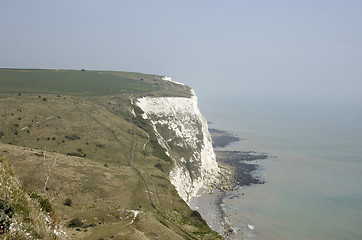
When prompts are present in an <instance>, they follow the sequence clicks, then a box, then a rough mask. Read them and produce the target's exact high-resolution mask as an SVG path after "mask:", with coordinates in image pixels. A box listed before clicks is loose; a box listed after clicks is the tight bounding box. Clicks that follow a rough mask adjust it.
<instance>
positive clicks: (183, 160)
mask: <svg viewBox="0 0 362 240" xmlns="http://www.w3.org/2000/svg"><path fill="white" fill-rule="evenodd" d="M163 79H164V80H165V81H171V79H170V78H168V77H165V78H163ZM173 83H175V82H173ZM178 84H180V83H178ZM190 91H191V97H190V98H184V97H141V98H138V99H137V102H136V104H137V105H138V106H139V107H140V108H141V109H142V110H143V111H144V114H143V117H144V118H145V119H146V118H147V119H150V120H151V122H152V124H153V128H154V130H155V132H156V134H157V135H158V141H159V143H160V145H161V146H163V147H164V148H165V149H166V150H167V154H168V155H169V156H170V157H171V158H172V159H173V160H174V167H173V169H172V170H171V172H170V181H171V183H172V184H173V185H174V186H175V187H176V189H177V191H178V193H179V195H180V196H181V197H182V199H184V200H185V201H186V202H187V203H188V202H189V201H190V199H191V198H192V197H195V196H196V194H197V192H198V190H199V189H200V188H202V187H206V186H207V185H209V184H211V183H215V182H216V181H217V176H218V174H219V171H220V169H219V167H218V165H217V162H216V157H215V153H214V149H213V147H212V141H211V136H210V133H209V130H208V126H207V122H206V120H205V118H204V117H203V116H202V114H201V112H200V110H199V108H198V106H197V97H196V95H195V93H194V91H193V90H192V89H190Z"/></svg>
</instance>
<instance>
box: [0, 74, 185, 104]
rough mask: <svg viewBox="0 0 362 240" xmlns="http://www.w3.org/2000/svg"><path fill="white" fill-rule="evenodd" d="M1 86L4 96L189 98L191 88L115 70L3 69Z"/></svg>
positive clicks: (152, 76)
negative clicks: (51, 95)
mask: <svg viewBox="0 0 362 240" xmlns="http://www.w3.org/2000/svg"><path fill="white" fill-rule="evenodd" d="M0 86H1V88H0V93H5V94H6V93H19V92H21V93H46V94H49V93H53V94H67V95H76V96H102V95H116V94H141V95H142V94H147V95H148V94H151V95H155V96H177V97H189V96H190V91H189V90H190V89H189V88H188V87H186V86H182V85H178V84H174V83H171V82H168V81H164V80H162V76H158V75H150V74H142V73H131V72H116V71H91V70H45V69H0Z"/></svg>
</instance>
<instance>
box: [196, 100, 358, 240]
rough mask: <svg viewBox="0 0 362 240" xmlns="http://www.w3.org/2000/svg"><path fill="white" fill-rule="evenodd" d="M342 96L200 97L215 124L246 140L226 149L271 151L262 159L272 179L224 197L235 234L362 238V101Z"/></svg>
mask: <svg viewBox="0 0 362 240" xmlns="http://www.w3.org/2000/svg"><path fill="white" fill-rule="evenodd" d="M335 102H336V103H330V102H323V103H318V102H313V101H309V102H308V103H305V102H303V101H299V102H292V101H272V100H270V101H265V100H264V101H255V99H249V100H247V99H246V100H245V99H244V100H242V101H241V100H240V101H239V100H230V99H228V100H224V101H223V100H222V99H207V98H206V99H204V101H202V100H201V101H200V102H199V106H200V109H201V112H202V113H203V115H204V116H205V118H206V119H207V120H208V121H209V122H210V123H209V127H212V128H216V129H220V130H226V131H229V132H231V133H233V134H235V135H237V136H238V137H240V138H241V140H240V141H238V142H233V143H231V144H230V145H229V146H227V147H226V148H224V149H222V150H238V151H256V152H260V153H267V154H268V155H269V156H270V157H269V158H268V159H265V160H259V161H257V162H255V163H256V164H258V165H259V168H258V170H257V171H256V172H254V174H255V175H256V176H259V177H261V178H262V179H263V180H265V182H266V183H265V184H257V185H252V186H248V187H240V188H239V189H237V190H235V192H234V193H231V194H229V196H227V197H226V198H225V199H224V202H223V204H222V207H223V209H224V211H225V215H226V218H227V221H228V222H229V224H230V225H231V226H232V227H233V228H234V235H233V237H232V238H231V239H252V240H264V239H268V240H274V239H278V240H283V239H288V240H290V239H295V240H306V239H313V240H327V239H328V240H333V239H335V240H337V239H338V240H340V239H344V240H352V239H353V240H357V239H362V105H360V104H358V103H355V104H350V103H339V102H338V101H335ZM236 194H238V196H239V197H232V196H235V195H236Z"/></svg>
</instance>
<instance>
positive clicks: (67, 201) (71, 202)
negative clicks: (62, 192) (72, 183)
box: [64, 198, 73, 207]
mask: <svg viewBox="0 0 362 240" xmlns="http://www.w3.org/2000/svg"><path fill="white" fill-rule="evenodd" d="M72 204H73V201H72V199H70V198H67V199H65V201H64V205H65V206H68V207H71V206H72Z"/></svg>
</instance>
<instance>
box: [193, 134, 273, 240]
mask: <svg viewBox="0 0 362 240" xmlns="http://www.w3.org/2000/svg"><path fill="white" fill-rule="evenodd" d="M210 133H211V137H212V140H213V146H214V147H215V148H217V149H218V150H217V151H215V154H216V160H217V162H218V165H219V168H220V171H221V175H220V179H219V180H220V181H219V183H218V184H215V185H214V186H211V190H207V192H206V191H205V190H204V191H203V193H201V194H200V199H198V201H200V202H208V203H209V207H208V210H207V209H205V208H200V209H198V211H199V212H200V213H201V214H202V216H203V217H204V218H205V220H206V221H207V222H208V224H209V225H210V227H211V228H212V229H214V230H215V231H217V232H219V233H220V234H221V235H222V236H223V237H225V238H226V239H231V238H232V236H233V233H234V229H233V226H232V225H231V224H229V223H228V221H227V216H226V215H225V212H224V210H223V207H222V206H223V204H224V200H225V198H234V197H240V196H242V195H243V193H241V192H239V191H237V192H238V193H237V194H234V195H232V196H231V194H232V192H233V191H234V190H236V189H237V188H239V187H242V186H250V185H253V184H264V183H265V181H264V180H262V179H260V178H259V177H257V176H255V175H253V174H252V173H253V172H254V171H256V170H258V167H259V165H258V164H256V163H255V161H257V160H264V159H267V158H268V157H269V156H268V155H267V154H266V153H258V152H254V151H248V152H243V151H223V150H222V148H224V147H226V146H227V145H229V144H230V143H232V142H234V141H240V140H241V139H240V138H239V137H237V136H234V135H232V134H231V133H229V132H227V131H223V130H217V129H211V131H210ZM207 195H208V196H207ZM196 205H197V206H201V205H202V204H196ZM211 206H212V208H213V211H214V212H215V213H214V214H211V215H210V214H208V213H207V212H210V207H211Z"/></svg>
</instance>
